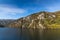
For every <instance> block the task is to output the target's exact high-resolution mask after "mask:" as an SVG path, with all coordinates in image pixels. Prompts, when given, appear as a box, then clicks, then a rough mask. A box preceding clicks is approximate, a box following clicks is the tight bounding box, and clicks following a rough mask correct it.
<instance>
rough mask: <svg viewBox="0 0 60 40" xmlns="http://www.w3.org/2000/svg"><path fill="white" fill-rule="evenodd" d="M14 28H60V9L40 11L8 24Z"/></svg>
mask: <svg viewBox="0 0 60 40" xmlns="http://www.w3.org/2000/svg"><path fill="white" fill-rule="evenodd" d="M8 26H9V27H13V28H41V29H45V28H51V29H52V28H60V11H57V12H45V11H42V12H38V13H34V14H31V15H28V16H27V17H23V18H20V19H17V20H16V21H14V22H12V23H10V24H8Z"/></svg>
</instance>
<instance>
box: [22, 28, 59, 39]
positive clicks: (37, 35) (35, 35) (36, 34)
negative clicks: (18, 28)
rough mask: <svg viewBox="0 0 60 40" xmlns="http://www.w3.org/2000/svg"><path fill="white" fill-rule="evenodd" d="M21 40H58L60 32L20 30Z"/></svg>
mask: <svg viewBox="0 0 60 40" xmlns="http://www.w3.org/2000/svg"><path fill="white" fill-rule="evenodd" d="M22 40H60V30H51V29H49V30H47V29H45V30H40V29H22Z"/></svg>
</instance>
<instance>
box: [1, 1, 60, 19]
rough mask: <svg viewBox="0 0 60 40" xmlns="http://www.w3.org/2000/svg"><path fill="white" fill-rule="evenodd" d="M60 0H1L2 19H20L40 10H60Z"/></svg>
mask: <svg viewBox="0 0 60 40" xmlns="http://www.w3.org/2000/svg"><path fill="white" fill-rule="evenodd" d="M59 10H60V0H0V19H18V18H21V17H25V16H27V15H30V14H32V13H35V12H40V11H49V12H54V11H59Z"/></svg>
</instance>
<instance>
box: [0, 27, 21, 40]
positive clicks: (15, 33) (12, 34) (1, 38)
mask: <svg viewBox="0 0 60 40" xmlns="http://www.w3.org/2000/svg"><path fill="white" fill-rule="evenodd" d="M20 36H21V30H20V29H17V28H0V40H20V38H21V37H20Z"/></svg>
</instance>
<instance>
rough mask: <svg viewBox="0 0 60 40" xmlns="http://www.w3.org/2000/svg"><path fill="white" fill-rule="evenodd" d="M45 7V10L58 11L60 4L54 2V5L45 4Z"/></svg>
mask: <svg viewBox="0 0 60 40" xmlns="http://www.w3.org/2000/svg"><path fill="white" fill-rule="evenodd" d="M46 9H47V11H50V12H55V11H60V6H59V4H54V5H50V6H46Z"/></svg>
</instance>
